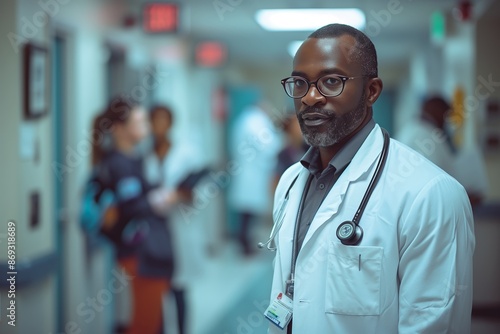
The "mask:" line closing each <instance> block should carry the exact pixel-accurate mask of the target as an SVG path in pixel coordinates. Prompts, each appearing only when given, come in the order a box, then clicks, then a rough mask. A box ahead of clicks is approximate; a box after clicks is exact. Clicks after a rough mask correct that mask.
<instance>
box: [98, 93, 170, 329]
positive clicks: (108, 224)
mask: <svg viewBox="0 0 500 334" xmlns="http://www.w3.org/2000/svg"><path fill="white" fill-rule="evenodd" d="M97 120H98V121H96V122H95V123H94V125H95V126H97V128H95V129H94V134H96V133H97V134H110V135H111V140H110V143H109V144H110V145H109V146H107V147H105V145H103V144H104V142H105V141H94V142H93V144H94V146H93V162H94V165H95V166H98V167H96V168H98V170H99V172H98V173H99V177H100V178H101V181H102V182H103V183H104V184H106V187H107V188H108V189H110V190H111V191H112V192H113V194H114V198H115V202H114V204H113V205H112V206H111V207H110V208H109V209H108V210H107V211H106V213H105V215H104V218H103V222H102V225H101V227H100V232H101V233H102V234H103V235H105V236H106V237H107V238H108V239H109V240H111V241H112V243H113V245H114V246H115V250H116V256H117V260H118V264H119V266H120V267H122V268H123V270H124V271H125V272H126V274H127V275H128V276H129V277H130V278H131V279H132V284H131V290H132V291H131V298H132V312H131V313H132V314H131V320H130V323H129V327H128V328H127V329H126V333H129V334H149V333H150V334H157V333H159V331H160V330H161V324H162V295H163V293H165V292H166V291H168V288H169V281H170V278H171V276H172V271H173V258H172V250H171V240H170V233H169V231H168V229H167V227H166V225H165V223H164V220H163V217H161V216H160V215H159V213H160V212H162V211H164V210H166V209H168V208H169V207H171V206H172V205H174V204H175V203H176V201H177V200H178V199H177V198H176V197H175V196H173V195H169V194H167V193H166V192H165V191H163V190H162V189H154V188H153V187H152V186H151V185H150V184H149V183H148V182H147V181H146V179H145V178H144V173H143V159H142V157H141V156H139V155H137V153H136V152H135V148H136V146H137V144H138V143H139V142H140V141H142V140H143V139H144V138H145V137H146V136H147V135H148V134H149V124H148V120H147V114H146V112H145V110H144V109H143V108H142V107H141V106H139V105H136V104H133V103H131V102H130V101H128V100H125V99H122V98H115V99H113V100H112V101H111V102H110V104H109V105H108V107H107V108H106V110H105V111H104V112H103V113H102V114H101V115H99V116H98V118H97Z"/></svg>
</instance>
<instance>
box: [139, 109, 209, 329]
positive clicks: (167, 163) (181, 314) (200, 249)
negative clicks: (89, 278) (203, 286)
mask: <svg viewBox="0 0 500 334" xmlns="http://www.w3.org/2000/svg"><path fill="white" fill-rule="evenodd" d="M149 117H150V121H151V127H152V135H153V136H152V144H153V145H152V146H153V147H152V149H153V150H152V152H151V153H150V154H148V155H147V156H146V159H145V171H146V177H147V179H148V181H149V182H151V183H153V184H158V185H159V186H161V187H162V188H164V189H165V190H166V191H167V192H169V193H175V194H176V195H175V196H176V197H177V198H179V202H178V204H181V203H183V204H189V202H191V200H192V198H193V189H192V188H190V187H183V186H180V185H181V184H182V182H183V180H185V179H186V178H187V177H188V176H189V175H190V174H191V173H195V172H198V171H199V170H200V169H201V165H202V164H201V162H200V159H199V156H200V154H198V153H197V152H196V150H195V149H194V147H192V146H191V145H189V144H188V143H189V141H187V140H184V141H178V142H172V139H171V130H172V125H173V121H174V118H173V114H172V111H171V109H170V108H169V107H167V106H163V105H157V106H154V107H152V108H151V110H150V114H149ZM181 210H182V209H181V208H180V205H174V206H172V207H170V208H169V210H167V211H166V212H165V213H164V216H165V219H166V222H167V223H168V225H169V228H170V230H171V231H172V237H173V238H172V242H173V243H172V244H173V249H174V259H175V270H174V274H173V278H172V281H171V290H170V291H171V293H172V295H173V296H174V299H175V304H176V309H177V312H176V314H177V326H178V333H179V334H184V333H186V323H187V322H186V319H187V318H188V314H187V311H188V305H187V304H186V291H187V290H188V287H189V284H190V283H191V280H192V279H193V278H194V277H195V276H196V275H198V274H200V272H201V268H202V266H203V254H204V246H203V245H204V243H203V231H202V229H201V228H200V226H199V225H197V224H196V223H195V222H193V221H192V220H190V219H189V218H191V216H189V215H183V214H182V211H181ZM169 314H170V312H169ZM167 326H170V324H167Z"/></svg>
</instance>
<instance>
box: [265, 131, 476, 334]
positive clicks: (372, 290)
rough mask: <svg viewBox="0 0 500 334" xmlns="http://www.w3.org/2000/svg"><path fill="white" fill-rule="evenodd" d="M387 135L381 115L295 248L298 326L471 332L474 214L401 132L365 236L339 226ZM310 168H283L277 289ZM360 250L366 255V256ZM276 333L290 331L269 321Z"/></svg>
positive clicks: (364, 221)
mask: <svg viewBox="0 0 500 334" xmlns="http://www.w3.org/2000/svg"><path fill="white" fill-rule="evenodd" d="M382 145H383V136H382V133H381V130H380V127H379V126H378V125H376V126H375V128H374V129H373V130H372V132H371V133H370V134H369V136H368V138H367V139H366V140H365V142H364V143H363V145H362V146H361V148H360V149H359V151H358V152H357V153H356V155H355V156H354V158H353V160H352V162H351V163H350V164H349V166H348V167H347V169H346V170H345V171H344V172H343V174H342V175H341V177H340V178H339V180H338V181H337V182H336V184H335V185H334V186H333V188H332V190H331V191H330V193H329V194H328V195H327V197H326V198H325V200H324V202H323V204H322V205H321V207H320V208H319V210H318V212H317V214H316V216H315V218H314V220H313V221H312V224H311V226H310V228H309V231H308V232H307V235H306V237H305V239H304V243H303V246H302V248H301V250H300V253H299V255H298V258H297V265H296V276H295V296H294V300H293V309H294V315H293V332H294V333H298V334H304V333H321V334H326V333H341V334H343V333H363V334H367V333H377V334H380V333H384V334H386V333H411V334H415V333H432V334H436V333H469V331H470V314H471V304H472V255H473V250H474V245H475V239H474V231H473V218H472V212H471V208H470V204H469V202H468V199H467V195H466V193H465V191H464V189H463V187H462V186H461V185H460V184H459V183H458V182H456V181H455V180H454V179H453V178H452V177H450V176H449V175H448V174H446V173H444V172H443V171H442V170H441V169H439V168H437V167H436V166H435V165H433V164H432V163H430V162H429V161H428V160H426V159H423V158H422V157H421V156H420V155H418V154H417V153H415V152H414V151H412V150H409V149H408V148H407V147H406V146H404V145H401V144H400V143H399V142H397V141H395V140H391V143H390V147H389V155H388V158H387V163H386V165H385V168H384V170H383V173H382V175H381V178H380V180H379V183H378V185H377V186H376V188H375V190H374V191H373V194H372V196H371V198H370V201H369V202H368V205H367V206H366V209H365V212H364V214H363V216H362V218H361V220H360V226H361V227H362V228H363V231H364V237H363V239H362V241H361V243H360V245H359V246H345V245H342V244H341V243H340V241H339V240H338V239H337V237H336V234H335V232H336V229H337V226H338V225H339V224H340V223H341V222H343V221H345V220H351V219H352V218H353V216H354V213H355V212H356V210H357V208H358V206H359V203H360V202H361V198H362V197H363V195H364V193H365V190H366V188H367V186H368V182H369V181H370V179H371V177H372V174H373V172H374V170H375V166H376V164H377V161H378V158H379V156H380V152H381V150H382ZM307 174H308V171H307V170H306V169H305V168H303V167H302V165H300V163H297V164H295V165H293V166H292V167H290V168H289V169H288V170H287V171H286V172H285V173H284V174H283V176H282V178H281V180H280V182H279V185H278V188H277V190H276V194H275V201H274V219H275V223H276V216H277V212H278V211H279V208H280V206H281V205H282V203H283V201H284V197H285V193H286V191H287V190H288V188H289V186H290V184H291V183H292V181H293V179H294V178H295V177H296V176H297V175H299V177H298V179H297V181H296V182H295V184H294V186H293V187H292V188H291V190H290V196H289V201H288V205H287V208H286V215H285V218H284V219H285V220H284V223H283V226H282V228H281V230H280V232H279V233H278V236H277V238H276V243H277V246H278V251H277V253H276V258H275V263H274V278H273V284H272V292H271V298H273V299H274V298H275V297H276V295H277V294H278V292H281V291H284V285H285V283H284V282H285V280H287V279H288V275H289V273H290V262H291V251H292V243H293V241H292V240H293V230H294V225H295V218H296V215H297V210H298V205H299V201H300V198H301V195H302V190H303V189H304V185H305V182H306V179H307ZM360 258H361V261H359V260H360ZM269 332H270V333H283V332H286V331H281V330H279V328H278V327H276V326H274V325H273V324H270V329H269Z"/></svg>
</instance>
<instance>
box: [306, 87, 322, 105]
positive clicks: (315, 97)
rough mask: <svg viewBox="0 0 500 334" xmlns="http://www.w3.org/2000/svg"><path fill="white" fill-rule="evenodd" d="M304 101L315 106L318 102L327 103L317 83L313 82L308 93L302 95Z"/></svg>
mask: <svg viewBox="0 0 500 334" xmlns="http://www.w3.org/2000/svg"><path fill="white" fill-rule="evenodd" d="M302 103H303V104H305V105H307V106H314V105H316V104H318V103H326V98H325V97H324V96H323V94H321V93H320V92H319V90H318V88H317V87H316V84H311V86H310V87H309V90H308V91H307V93H306V95H304V97H302Z"/></svg>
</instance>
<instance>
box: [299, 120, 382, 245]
mask: <svg viewBox="0 0 500 334" xmlns="http://www.w3.org/2000/svg"><path fill="white" fill-rule="evenodd" d="M382 146H383V136H382V132H381V130H380V127H379V126H378V125H375V127H374V128H373V130H372V131H371V132H370V134H369V135H368V137H367V138H366V140H365V141H364V143H363V145H361V147H360V148H359V150H358V152H357V153H356V155H355V156H354V158H353V159H352V161H351V163H350V164H349V166H348V167H347V168H346V170H345V171H344V172H343V173H342V175H341V176H340V178H339V179H338V180H337V182H336V183H335V184H334V186H333V188H332V190H331V191H330V192H329V193H328V195H327V196H326V198H325V200H324V201H323V203H322V204H321V206H320V208H319V209H318V212H317V213H316V216H314V219H313V221H312V223H311V226H310V227H309V230H308V231H307V234H306V236H305V238H304V243H303V247H304V246H305V245H306V244H307V242H308V241H309V240H310V239H311V237H312V236H313V235H314V233H315V232H316V231H317V230H318V228H320V227H321V226H322V225H323V224H325V223H327V222H329V221H330V220H331V218H334V217H335V215H336V214H337V212H338V211H339V209H340V205H341V204H342V200H343V198H344V197H345V194H346V192H347V189H349V186H350V185H351V183H353V182H356V181H358V180H359V179H360V178H361V177H362V176H363V175H364V174H365V173H366V172H367V171H368V170H370V168H371V167H372V166H373V164H374V163H376V161H377V157H378V156H380V152H381V150H382ZM367 184H368V183H367ZM301 189H303V187H302V188H301ZM362 197H363V194H362V193H361V194H359V201H360V202H361V198H362Z"/></svg>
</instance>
